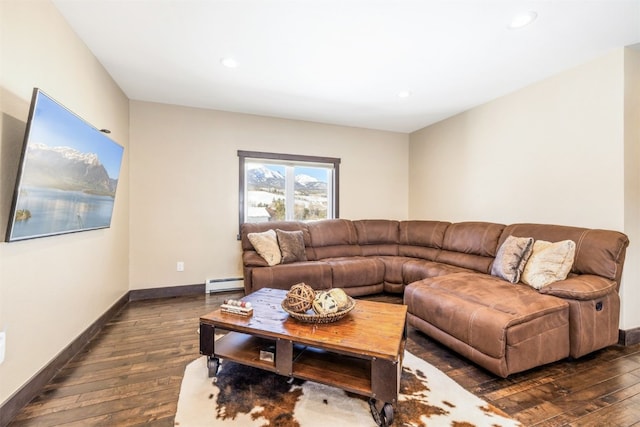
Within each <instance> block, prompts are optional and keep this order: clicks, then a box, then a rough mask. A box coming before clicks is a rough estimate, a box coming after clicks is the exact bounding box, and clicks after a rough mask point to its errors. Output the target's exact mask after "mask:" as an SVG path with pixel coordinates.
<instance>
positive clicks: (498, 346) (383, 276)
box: [241, 219, 629, 377]
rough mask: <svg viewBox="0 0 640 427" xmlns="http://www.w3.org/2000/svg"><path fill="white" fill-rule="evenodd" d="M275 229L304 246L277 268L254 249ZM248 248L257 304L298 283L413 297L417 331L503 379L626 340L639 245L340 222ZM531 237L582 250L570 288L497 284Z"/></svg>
mask: <svg viewBox="0 0 640 427" xmlns="http://www.w3.org/2000/svg"><path fill="white" fill-rule="evenodd" d="M267 230H274V231H277V233H278V236H279V237H280V240H279V241H280V242H285V241H288V240H289V239H290V237H292V236H293V237H295V238H297V239H298V242H299V245H300V246H301V247H302V248H300V247H298V248H295V249H294V251H293V253H297V256H294V257H291V256H287V257H285V258H286V259H285V261H284V263H282V262H280V263H277V264H274V265H269V263H268V262H267V261H266V260H265V258H264V257H263V256H261V255H260V254H259V253H258V252H257V251H256V248H255V247H254V245H253V244H252V242H251V241H250V239H249V237H250V236H249V234H252V237H253V236H256V235H261V233H264V232H266V231H267ZM292 232H293V233H292ZM241 238H242V249H243V268H244V279H245V292H246V293H250V292H254V291H256V290H257V289H260V288H262V287H271V288H279V289H289V288H290V287H291V286H292V285H294V284H296V283H299V282H305V283H307V284H309V285H311V286H312V287H313V288H315V289H329V288H333V287H339V288H343V289H344V290H345V291H346V292H347V293H348V294H350V295H351V296H362V295H369V294H376V293H380V292H390V293H402V294H403V295H404V296H403V298H404V303H405V304H406V305H407V308H408V322H409V324H410V325H412V326H413V327H415V328H417V329H418V330H420V331H422V332H424V333H425V334H427V335H429V336H430V337H432V338H434V339H436V340H438V341H440V342H441V343H443V344H445V345H446V346H448V347H450V348H451V349H453V350H455V351H456V352H458V353H460V354H461V355H463V356H465V357H467V358H468V359H470V360H472V361H474V362H475V363H477V364H478V365H480V366H483V367H484V368H486V369H487V370H489V371H491V372H493V373H494V374H496V375H499V376H501V377H507V376H508V375H510V374H513V373H516V372H520V371H524V370H527V369H530V368H533V367H536V366H541V365H544V364H547V363H550V362H554V361H557V360H561V359H563V358H566V357H569V356H571V357H576V358H577V357H580V356H583V355H585V354H588V353H590V352H592V351H595V350H598V349H601V348H604V347H607V346H609V345H612V344H615V343H617V340H618V321H619V320H618V319H619V312H620V300H619V296H618V291H619V286H620V278H621V275H622V267H623V264H624V258H625V252H626V248H627V246H628V244H629V240H628V238H627V236H625V235H624V234H623V233H620V232H617V231H609V230H595V229H586V228H579V227H568V226H559V225H545V224H512V225H503V224H497V223H490V222H460V223H450V222H445V221H395V220H354V221H351V220H345V219H334V220H323V221H317V222H310V223H303V222H295V221H282V222H268V223H256V224H251V223H247V224H243V225H242V232H241ZM525 238H526V239H529V240H530V241H531V242H534V241H541V242H565V241H570V242H572V246H575V251H574V253H573V256H572V259H571V260H568V261H572V262H571V263H570V264H569V265H568V267H570V272H568V274H567V276H566V278H562V280H555V281H552V282H551V283H549V284H545V286H543V287H541V288H540V289H536V288H534V287H532V286H529V285H527V284H524V283H521V282H518V281H517V280H516V283H511V282H510V281H508V280H505V278H504V277H500V274H496V272H495V265H494V264H497V263H498V261H496V256H497V255H499V256H502V255H504V250H503V251H501V250H500V249H501V248H503V247H506V246H507V245H505V241H506V240H507V239H520V240H522V239H525ZM526 239H525V240H526ZM294 240H295V239H294ZM510 241H511V240H510ZM501 259H502V258H501ZM524 261H526V260H524V259H521V260H520V262H521V264H522V265H519V266H518V268H519V269H520V270H521V269H523V268H524V264H523V262H524ZM565 262H567V260H565ZM519 272H520V271H519ZM492 273H494V274H492ZM516 276H519V274H516Z"/></svg>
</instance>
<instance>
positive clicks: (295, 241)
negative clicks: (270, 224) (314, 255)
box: [276, 230, 307, 264]
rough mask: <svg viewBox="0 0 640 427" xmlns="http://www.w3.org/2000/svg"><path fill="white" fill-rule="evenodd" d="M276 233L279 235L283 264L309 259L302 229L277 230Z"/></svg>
mask: <svg viewBox="0 0 640 427" xmlns="http://www.w3.org/2000/svg"><path fill="white" fill-rule="evenodd" d="M276 235H277V236H278V244H279V245H280V252H281V253H282V263H283V264H288V263H291V262H296V261H306V260H307V254H306V252H305V250H304V236H303V235H302V231H284V230H276Z"/></svg>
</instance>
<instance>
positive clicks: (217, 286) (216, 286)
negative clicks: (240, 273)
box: [204, 277, 244, 294]
mask: <svg viewBox="0 0 640 427" xmlns="http://www.w3.org/2000/svg"><path fill="white" fill-rule="evenodd" d="M243 289H244V280H243V279H242V277H229V278H226V279H207V280H206V281H205V283H204V291H205V293H207V294H212V293H214V292H226V291H239V290H243Z"/></svg>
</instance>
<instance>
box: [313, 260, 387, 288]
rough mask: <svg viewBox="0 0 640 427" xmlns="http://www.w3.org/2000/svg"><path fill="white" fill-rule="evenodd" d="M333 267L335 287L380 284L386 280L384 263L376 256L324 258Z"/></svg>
mask: <svg viewBox="0 0 640 427" xmlns="http://www.w3.org/2000/svg"><path fill="white" fill-rule="evenodd" d="M323 261H324V262H326V263H327V264H328V265H329V266H330V267H331V273H332V275H333V287H334V288H350V287H355V286H367V285H380V284H382V283H383V282H384V263H383V262H382V261H381V260H380V259H378V258H376V257H371V258H367V257H345V258H328V259H325V260H323Z"/></svg>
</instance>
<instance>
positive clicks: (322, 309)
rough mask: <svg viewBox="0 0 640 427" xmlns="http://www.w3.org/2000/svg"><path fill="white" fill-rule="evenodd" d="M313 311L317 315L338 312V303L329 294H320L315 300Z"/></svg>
mask: <svg viewBox="0 0 640 427" xmlns="http://www.w3.org/2000/svg"><path fill="white" fill-rule="evenodd" d="M313 311H315V312H316V313H317V314H329V313H335V312H336V311H338V303H337V302H336V300H335V299H333V297H332V296H331V294H329V292H318V294H316V297H315V298H314V299H313Z"/></svg>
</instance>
